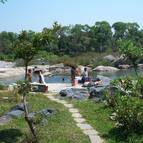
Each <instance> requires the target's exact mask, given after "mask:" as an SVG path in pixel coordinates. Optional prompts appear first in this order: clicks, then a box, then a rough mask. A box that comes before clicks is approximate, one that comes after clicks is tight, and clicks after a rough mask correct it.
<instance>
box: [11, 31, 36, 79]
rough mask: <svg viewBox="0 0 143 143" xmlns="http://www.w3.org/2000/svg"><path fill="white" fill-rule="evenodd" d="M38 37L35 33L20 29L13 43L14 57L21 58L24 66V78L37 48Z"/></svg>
mask: <svg viewBox="0 0 143 143" xmlns="http://www.w3.org/2000/svg"><path fill="white" fill-rule="evenodd" d="M38 43H39V39H38V38H37V34H35V33H31V31H30V32H27V31H22V32H21V33H20V34H19V36H18V39H17V41H16V44H15V48H14V52H15V58H19V59H23V61H24V66H25V80H26V79H27V68H28V64H29V62H30V61H31V60H32V59H33V58H34V56H35V55H36V54H37V53H38V50H39V45H38Z"/></svg>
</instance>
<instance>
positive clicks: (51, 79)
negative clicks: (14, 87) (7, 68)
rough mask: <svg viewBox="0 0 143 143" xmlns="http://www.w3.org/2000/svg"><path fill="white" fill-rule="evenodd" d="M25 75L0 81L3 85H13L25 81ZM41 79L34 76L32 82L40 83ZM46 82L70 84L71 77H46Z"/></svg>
mask: <svg viewBox="0 0 143 143" xmlns="http://www.w3.org/2000/svg"><path fill="white" fill-rule="evenodd" d="M23 79H24V75H21V76H17V77H10V78H6V79H0V83H1V84H11V83H14V82H16V81H18V80H23ZM38 80H39V78H38V77H37V76H33V79H32V81H33V82H38ZM45 82H47V83H70V76H69V75H53V76H50V77H49V76H45Z"/></svg>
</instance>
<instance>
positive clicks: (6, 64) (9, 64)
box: [0, 61, 15, 68]
mask: <svg viewBox="0 0 143 143" xmlns="http://www.w3.org/2000/svg"><path fill="white" fill-rule="evenodd" d="M14 66H15V63H13V62H6V61H0V68H12V67H14Z"/></svg>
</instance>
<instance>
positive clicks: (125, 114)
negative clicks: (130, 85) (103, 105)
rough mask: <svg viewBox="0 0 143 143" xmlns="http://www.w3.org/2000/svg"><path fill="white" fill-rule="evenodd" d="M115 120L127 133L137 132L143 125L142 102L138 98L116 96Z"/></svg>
mask: <svg viewBox="0 0 143 143" xmlns="http://www.w3.org/2000/svg"><path fill="white" fill-rule="evenodd" d="M116 101H117V104H116V106H115V107H114V112H115V113H116V117H115V120H116V121H117V122H118V125H119V126H121V127H123V128H124V129H125V130H127V131H130V132H131V131H137V130H138V129H139V127H141V125H142V123H143V107H142V105H143V104H142V101H141V100H140V99H139V98H137V97H129V96H122V95H120V94H118V95H116Z"/></svg>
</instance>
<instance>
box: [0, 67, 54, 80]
mask: <svg viewBox="0 0 143 143" xmlns="http://www.w3.org/2000/svg"><path fill="white" fill-rule="evenodd" d="M35 66H37V67H38V68H40V69H43V70H44V71H46V72H45V75H49V74H51V73H50V72H48V71H47V69H48V65H33V66H28V68H34V67H35ZM24 73H25V68H24V67H13V68H12V67H10V68H7V67H6V68H1V67H0V79H3V78H8V77H15V76H19V75H24Z"/></svg>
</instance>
